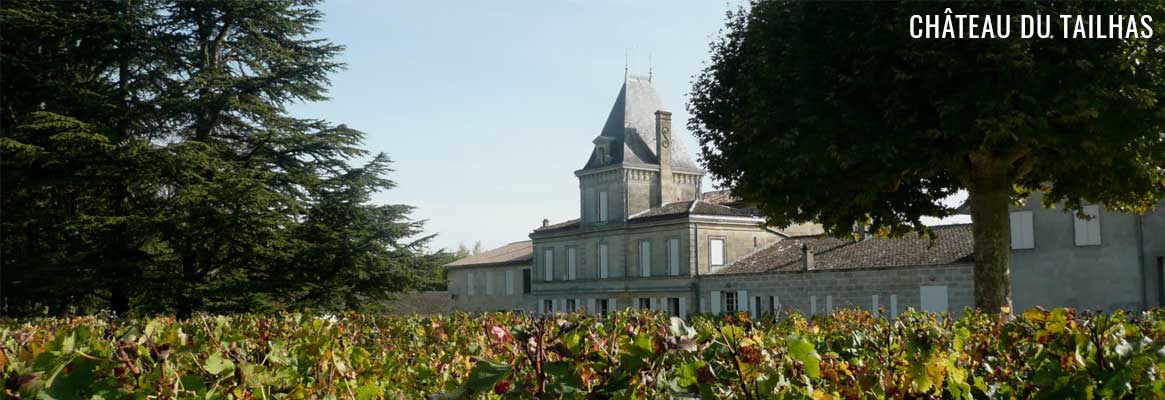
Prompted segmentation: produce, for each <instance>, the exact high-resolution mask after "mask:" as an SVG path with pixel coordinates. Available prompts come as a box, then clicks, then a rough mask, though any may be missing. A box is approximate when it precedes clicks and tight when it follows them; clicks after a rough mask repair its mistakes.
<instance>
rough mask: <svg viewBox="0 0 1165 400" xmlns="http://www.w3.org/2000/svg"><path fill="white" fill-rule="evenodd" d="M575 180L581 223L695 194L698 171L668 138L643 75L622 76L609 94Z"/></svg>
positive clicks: (663, 115) (612, 219)
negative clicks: (619, 85) (610, 97)
mask: <svg viewBox="0 0 1165 400" xmlns="http://www.w3.org/2000/svg"><path fill="white" fill-rule="evenodd" d="M592 144H593V145H594V148H593V149H592V150H591V156H590V157H589V158H588V159H587V163H586V165H585V166H583V168H582V169H580V170H578V171H575V176H577V177H578V179H579V204H580V210H579V211H580V213H579V215H580V216H581V218H582V223H583V225H584V226H596V225H606V224H611V223H622V222H623V221H626V220H627V217H628V216H631V215H634V214H635V213H638V212H641V211H644V210H647V209H650V208H653V207H659V206H661V205H663V204H668V203H673V202H677V201H685V200H695V199H696V197H697V196H699V184H700V179H701V177H702V176H703V175H704V171H702V170H700V168H699V167H698V166H696V163H695V162H693V161H692V159H691V157H689V156H688V152H687V149H686V148H685V146H684V145H683V141H681V140H678V138H676V137H674V135H673V131H672V126H671V113H670V112H667V111H665V110H664V109H663V106H662V104H661V102H660V100H659V95H658V94H656V91H655V88H654V87H653V86H652V84H651V81H650V80H649V79H648V78H643V77H636V76H630V75H629V76H628V77H627V78H626V79H625V81H624V82H623V87H622V88H621V89H620V90H619V95H618V96H617V97H616V98H615V104H614V105H613V106H612V107H611V113H610V114H609V115H608V116H607V121H606V123H605V124H604V125H603V129H602V131H601V132H600V133H599V135H598V136H597V137H595V139H594V140H593V141H592Z"/></svg>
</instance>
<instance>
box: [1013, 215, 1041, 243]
mask: <svg viewBox="0 0 1165 400" xmlns="http://www.w3.org/2000/svg"><path fill="white" fill-rule="evenodd" d="M1034 247H1035V237H1034V235H1033V231H1032V212H1031V211H1013V212H1012V213H1011V248H1012V249H1031V248H1034Z"/></svg>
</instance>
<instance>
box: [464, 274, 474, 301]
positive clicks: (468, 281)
mask: <svg viewBox="0 0 1165 400" xmlns="http://www.w3.org/2000/svg"><path fill="white" fill-rule="evenodd" d="M465 295H466V296H473V272H466V273H465Z"/></svg>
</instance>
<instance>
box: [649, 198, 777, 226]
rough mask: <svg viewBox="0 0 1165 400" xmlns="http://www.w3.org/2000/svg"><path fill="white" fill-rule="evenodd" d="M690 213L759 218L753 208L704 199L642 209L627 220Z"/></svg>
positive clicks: (650, 219) (655, 218) (662, 217)
mask: <svg viewBox="0 0 1165 400" xmlns="http://www.w3.org/2000/svg"><path fill="white" fill-rule="evenodd" d="M689 215H710V216H717V217H743V218H759V216H758V215H757V213H756V210H753V209H748V208H734V207H728V206H722V205H719V204H712V203H709V202H706V201H703V200H688V201H677V202H675V203H668V204H664V205H662V206H659V207H655V208H651V209H647V210H644V211H640V212H639V213H637V214H634V215H631V217H629V218H627V220H628V221H629V222H631V223H636V222H646V221H654V220H659V219H667V218H675V217H681V216H689Z"/></svg>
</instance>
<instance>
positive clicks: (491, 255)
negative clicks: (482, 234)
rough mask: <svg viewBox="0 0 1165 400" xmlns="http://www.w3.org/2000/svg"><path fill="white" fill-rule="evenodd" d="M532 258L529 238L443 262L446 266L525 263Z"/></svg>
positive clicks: (532, 246)
mask: <svg viewBox="0 0 1165 400" xmlns="http://www.w3.org/2000/svg"><path fill="white" fill-rule="evenodd" d="M533 259H534V245H533V242H531V241H529V240H523V241H521V242H514V243H510V244H507V245H505V246H502V247H498V248H496V249H493V250H489V251H484V252H482V253H481V254H478V255H473V256H469V257H465V258H462V259H460V260H457V261H454V262H451V263H448V264H445V267H446V268H450V267H452V268H458V267H468V266H488V265H507V264H517V263H525V262H529V261H531V260H533Z"/></svg>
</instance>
